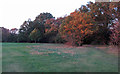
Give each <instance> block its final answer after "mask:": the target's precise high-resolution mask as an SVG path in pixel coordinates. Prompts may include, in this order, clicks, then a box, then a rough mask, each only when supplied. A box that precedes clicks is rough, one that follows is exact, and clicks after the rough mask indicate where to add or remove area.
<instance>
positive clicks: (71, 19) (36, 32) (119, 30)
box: [0, 2, 120, 46]
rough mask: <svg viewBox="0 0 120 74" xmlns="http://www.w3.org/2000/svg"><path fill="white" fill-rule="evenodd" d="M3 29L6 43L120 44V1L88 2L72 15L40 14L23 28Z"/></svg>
mask: <svg viewBox="0 0 120 74" xmlns="http://www.w3.org/2000/svg"><path fill="white" fill-rule="evenodd" d="M0 28H1V29H2V42H35V43H66V44H70V45H74V46H81V45H82V44H107V45H108V44H113V45H120V2H111V3H110V2H101V3H100V2H96V3H93V2H88V4H86V5H82V6H81V7H80V8H78V9H76V10H75V11H74V12H72V13H70V15H68V16H64V17H60V18H57V19H55V17H53V15H52V14H51V13H40V15H38V16H37V17H36V18H35V20H33V21H31V20H30V19H28V21H24V23H23V24H22V25H21V26H20V28H19V29H16V28H13V29H11V30H8V29H6V28H4V27H0ZM17 31H18V33H16V32H17Z"/></svg>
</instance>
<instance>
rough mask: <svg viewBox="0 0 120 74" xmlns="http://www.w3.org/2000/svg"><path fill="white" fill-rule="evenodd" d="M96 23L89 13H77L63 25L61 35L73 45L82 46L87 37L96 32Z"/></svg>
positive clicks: (72, 14) (69, 17)
mask: <svg viewBox="0 0 120 74" xmlns="http://www.w3.org/2000/svg"><path fill="white" fill-rule="evenodd" d="M95 28H96V25H95V21H94V20H93V19H92V17H91V15H90V14H89V13H84V12H83V13H80V12H79V11H75V12H73V13H71V14H70V15H69V16H68V17H66V18H65V20H64V22H63V23H62V25H61V29H60V31H61V34H62V37H63V38H65V39H66V40H67V41H68V42H70V43H71V44H72V45H78V46H79V45H82V43H83V40H84V38H85V37H87V36H89V35H91V34H93V33H94V31H95V30H96V29H95Z"/></svg>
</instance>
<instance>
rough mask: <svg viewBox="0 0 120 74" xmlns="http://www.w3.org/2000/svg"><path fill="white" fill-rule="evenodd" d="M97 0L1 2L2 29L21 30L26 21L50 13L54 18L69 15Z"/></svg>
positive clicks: (17, 0) (19, 0)
mask: <svg viewBox="0 0 120 74" xmlns="http://www.w3.org/2000/svg"><path fill="white" fill-rule="evenodd" d="M89 1H92V2H94V1H95V0H1V1H0V27H5V28H8V29H11V28H20V25H22V24H23V22H24V21H25V20H28V18H31V20H34V19H35V17H36V16H37V15H39V14H40V13H43V12H49V13H51V14H52V15H53V16H54V17H56V18H57V17H61V16H62V17H63V16H65V15H66V14H67V15H69V14H70V13H71V12H73V11H74V10H75V9H78V8H80V6H81V5H85V4H86V3H87V2H89Z"/></svg>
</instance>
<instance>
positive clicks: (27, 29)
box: [18, 20, 34, 42]
mask: <svg viewBox="0 0 120 74" xmlns="http://www.w3.org/2000/svg"><path fill="white" fill-rule="evenodd" d="M33 30H34V22H32V21H29V20H28V21H25V22H24V23H23V24H22V25H21V26H20V29H19V34H18V41H19V42H30V41H31V40H30V38H29V35H30V33H31V32H32V31H33Z"/></svg>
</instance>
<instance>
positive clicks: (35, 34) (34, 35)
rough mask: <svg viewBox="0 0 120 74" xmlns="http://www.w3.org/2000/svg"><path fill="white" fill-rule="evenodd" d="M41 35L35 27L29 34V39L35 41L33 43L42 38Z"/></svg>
mask: <svg viewBox="0 0 120 74" xmlns="http://www.w3.org/2000/svg"><path fill="white" fill-rule="evenodd" d="M42 36H43V35H42V33H41V31H40V30H39V29H36V28H35V29H34V30H33V31H32V32H31V33H30V35H29V37H30V39H31V40H33V41H35V43H36V42H37V41H40V39H42Z"/></svg>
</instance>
